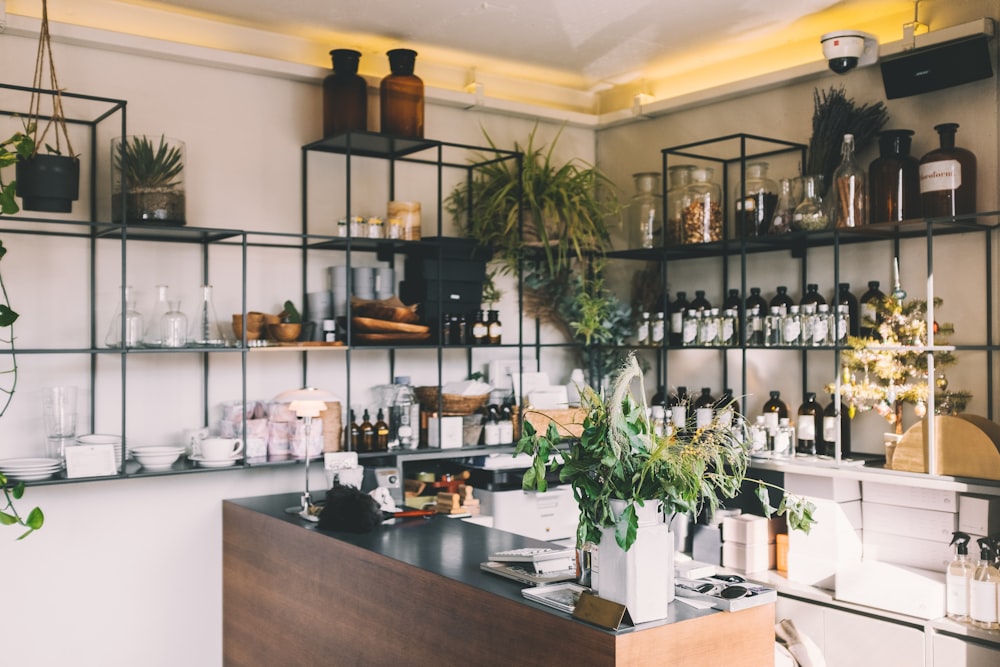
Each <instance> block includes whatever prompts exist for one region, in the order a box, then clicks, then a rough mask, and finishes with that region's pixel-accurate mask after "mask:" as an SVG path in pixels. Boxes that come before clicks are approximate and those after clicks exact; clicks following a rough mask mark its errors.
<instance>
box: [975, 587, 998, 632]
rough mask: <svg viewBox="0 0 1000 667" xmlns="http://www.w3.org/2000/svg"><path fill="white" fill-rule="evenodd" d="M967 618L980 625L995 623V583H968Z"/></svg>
mask: <svg viewBox="0 0 1000 667" xmlns="http://www.w3.org/2000/svg"><path fill="white" fill-rule="evenodd" d="M969 616H970V617H971V618H972V620H974V621H979V622H980V623H996V622H997V584H996V582H995V581H975V580H973V581H970V582H969Z"/></svg>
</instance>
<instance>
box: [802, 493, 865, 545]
mask: <svg viewBox="0 0 1000 667" xmlns="http://www.w3.org/2000/svg"><path fill="white" fill-rule="evenodd" d="M807 500H809V501H810V502H812V503H813V504H814V505H815V506H816V510H815V511H814V512H813V518H814V519H816V523H815V524H814V525H813V527H812V529H811V530H810V531H809V533H808V534H806V533H803V532H802V531H801V530H789V531H788V549H789V551H792V550H795V549H798V550H799V551H800V552H809V553H810V554H813V555H817V556H820V555H823V554H827V555H828V558H831V559H835V558H836V555H837V552H838V550H839V549H845V548H846V549H849V553H853V546H852V545H853V543H854V542H856V544H857V551H858V553H859V554H860V550H861V540H860V538H858V537H857V534H858V533H860V531H861V527H862V521H861V502H860V501H857V500H855V501H852V502H849V503H835V502H833V501H832V500H823V499H821V498H807ZM859 557H860V556H859Z"/></svg>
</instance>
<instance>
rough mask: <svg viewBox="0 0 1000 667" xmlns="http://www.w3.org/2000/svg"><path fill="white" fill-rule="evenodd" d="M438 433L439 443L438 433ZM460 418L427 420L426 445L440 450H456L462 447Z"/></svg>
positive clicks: (431, 418)
mask: <svg viewBox="0 0 1000 667" xmlns="http://www.w3.org/2000/svg"><path fill="white" fill-rule="evenodd" d="M439 431H440V438H441V439H440V441H439V440H438V432H439ZM462 438H463V434H462V418H461V417H430V418H429V419H428V420H427V445H428V446H429V447H438V446H439V444H438V443H439V442H440V447H441V449H457V448H459V447H461V446H462Z"/></svg>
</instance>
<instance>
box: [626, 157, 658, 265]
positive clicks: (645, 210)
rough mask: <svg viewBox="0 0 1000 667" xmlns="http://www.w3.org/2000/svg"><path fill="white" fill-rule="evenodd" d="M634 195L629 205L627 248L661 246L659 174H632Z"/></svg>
mask: <svg viewBox="0 0 1000 667" xmlns="http://www.w3.org/2000/svg"><path fill="white" fill-rule="evenodd" d="M632 179H633V180H634V181H635V191H636V192H635V194H634V195H632V201H631V202H630V203H629V247H630V248H654V247H657V246H662V245H663V197H662V196H661V195H660V174H659V172H655V171H643V172H639V173H637V174H632Z"/></svg>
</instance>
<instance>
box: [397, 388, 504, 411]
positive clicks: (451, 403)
mask: <svg viewBox="0 0 1000 667" xmlns="http://www.w3.org/2000/svg"><path fill="white" fill-rule="evenodd" d="M414 391H415V392H416V394H417V402H419V403H420V409H421V410H423V411H424V412H437V411H438V407H439V406H438V395H439V393H440V391H441V388H440V387H416V389H414ZM489 398H490V395H489V394H483V395H482V396H459V395H457V394H443V395H441V405H440V409H441V414H442V415H444V416H446V417H448V416H463V415H471V414H474V413H475V412H477V411H478V410H480V409H481V408H482V407H483V406H484V405H486V401H487V400H489Z"/></svg>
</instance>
